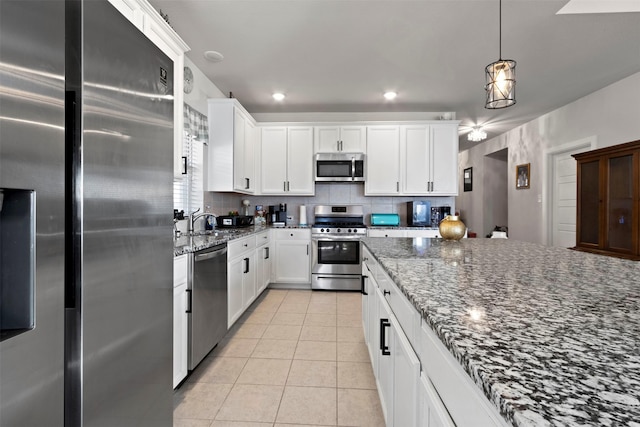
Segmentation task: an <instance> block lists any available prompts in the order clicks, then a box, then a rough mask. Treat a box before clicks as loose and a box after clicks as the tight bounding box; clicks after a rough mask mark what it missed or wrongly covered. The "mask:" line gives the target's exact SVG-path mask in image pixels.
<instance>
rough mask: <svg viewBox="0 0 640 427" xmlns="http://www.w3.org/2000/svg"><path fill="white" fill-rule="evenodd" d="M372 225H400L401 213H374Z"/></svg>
mask: <svg viewBox="0 0 640 427" xmlns="http://www.w3.org/2000/svg"><path fill="white" fill-rule="evenodd" d="M371 225H373V226H376V225H377V226H382V225H384V226H387V227H393V226H398V225H400V215H398V214H393V213H372V214H371Z"/></svg>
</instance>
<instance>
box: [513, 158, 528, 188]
mask: <svg viewBox="0 0 640 427" xmlns="http://www.w3.org/2000/svg"><path fill="white" fill-rule="evenodd" d="M530 182H531V163H525V164H522V165H518V166H516V190H522V189H525V188H529V184H530Z"/></svg>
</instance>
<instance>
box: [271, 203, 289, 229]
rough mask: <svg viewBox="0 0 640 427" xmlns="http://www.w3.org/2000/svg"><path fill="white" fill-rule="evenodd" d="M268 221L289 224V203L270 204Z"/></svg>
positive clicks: (281, 224)
mask: <svg viewBox="0 0 640 427" xmlns="http://www.w3.org/2000/svg"><path fill="white" fill-rule="evenodd" d="M267 223H268V224H271V225H275V226H285V225H287V204H286V203H280V205H271V206H269V213H268V215H267Z"/></svg>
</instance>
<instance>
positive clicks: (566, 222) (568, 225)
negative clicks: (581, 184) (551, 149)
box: [552, 153, 577, 247]
mask: <svg viewBox="0 0 640 427" xmlns="http://www.w3.org/2000/svg"><path fill="white" fill-rule="evenodd" d="M553 177H554V180H553V242H552V245H553V246H561V247H571V246H575V244H576V191H577V190H576V188H577V187H576V185H577V184H576V182H577V180H576V161H575V159H574V158H573V157H571V155H570V154H569V153H562V154H558V155H556V156H554V157H553Z"/></svg>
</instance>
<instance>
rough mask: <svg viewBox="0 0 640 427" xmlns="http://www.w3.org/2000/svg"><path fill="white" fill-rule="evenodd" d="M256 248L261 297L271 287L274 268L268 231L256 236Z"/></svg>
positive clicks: (257, 278)
mask: <svg viewBox="0 0 640 427" xmlns="http://www.w3.org/2000/svg"><path fill="white" fill-rule="evenodd" d="M256 246H257V248H256V286H257V294H258V295H260V294H261V293H262V292H263V291H264V290H265V289H266V288H267V286H269V282H270V281H271V270H272V266H273V262H272V260H273V258H272V257H271V252H272V248H271V234H270V233H269V231H268V230H265V231H262V232H260V233H258V234H257V235H256Z"/></svg>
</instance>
